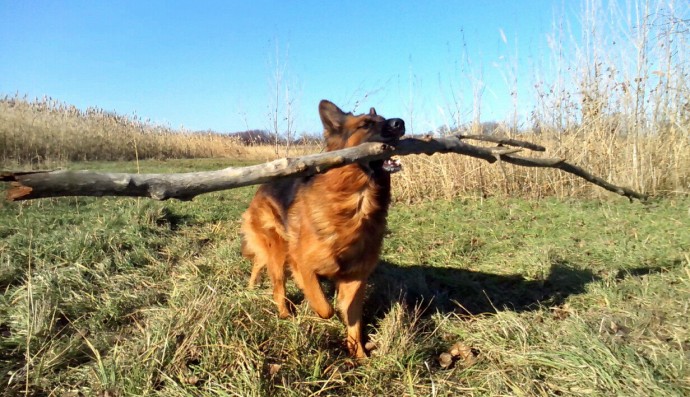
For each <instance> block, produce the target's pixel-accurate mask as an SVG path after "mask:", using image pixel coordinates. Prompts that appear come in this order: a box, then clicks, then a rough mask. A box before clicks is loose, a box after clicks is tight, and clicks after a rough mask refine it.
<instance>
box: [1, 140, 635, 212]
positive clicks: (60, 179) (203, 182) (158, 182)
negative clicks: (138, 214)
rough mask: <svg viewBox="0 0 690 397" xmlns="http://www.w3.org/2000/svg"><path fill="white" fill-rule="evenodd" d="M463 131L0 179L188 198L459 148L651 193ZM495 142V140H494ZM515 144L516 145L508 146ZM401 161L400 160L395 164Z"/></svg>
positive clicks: (36, 194) (24, 191)
mask: <svg viewBox="0 0 690 397" xmlns="http://www.w3.org/2000/svg"><path fill="white" fill-rule="evenodd" d="M466 139H479V140H483V139H481V137H474V136H473V137H467V136H463V135H458V136H447V137H443V138H428V139H418V138H407V139H401V140H400V141H399V142H397V143H396V145H395V146H391V145H388V144H385V143H377V142H370V143H364V144H362V145H359V146H355V147H351V148H347V149H342V150H336V151H331V152H324V153H319V154H313V155H308V156H303V157H297V158H284V159H279V160H275V161H272V162H269V163H265V164H260V165H254V166H249V167H229V168H225V169H222V170H217V171H207V172H190V173H181V174H125V173H103V172H92V171H68V170H58V171H29V172H5V171H3V172H0V181H2V182H10V183H11V187H10V188H9V189H8V191H7V198H8V200H10V201H14V200H30V199H36V198H44V197H61V196H130V197H149V198H153V199H156V200H167V199H170V198H176V199H179V200H190V199H192V198H194V197H195V196H198V195H200V194H203V193H210V192H216V191H220V190H226V189H233V188H237V187H241V186H247V185H255V184H261V183H265V182H268V181H271V180H276V179H281V178H288V177H300V176H307V175H313V174H316V173H320V172H325V171H327V170H329V169H331V168H335V167H342V166H344V165H347V164H352V163H355V162H368V161H374V160H387V159H391V157H392V156H404V155H409V154H427V155H432V154H434V153H457V154H460V155H465V156H470V157H474V158H478V159H482V160H485V161H488V162H489V163H494V162H497V161H504V162H506V163H511V164H514V165H518V166H523V167H540V168H557V169H560V170H562V171H564V172H567V173H570V174H573V175H575V176H578V177H580V178H583V179H585V180H587V181H588V182H590V183H593V184H595V185H597V186H600V187H602V188H604V189H606V190H608V191H611V192H613V193H616V194H619V195H622V196H625V197H628V198H629V199H630V200H633V199H638V200H646V198H647V196H646V195H644V194H641V193H638V192H636V191H633V190H631V189H629V188H626V187H619V186H616V185H613V184H611V183H609V182H607V181H605V180H604V179H602V178H600V177H597V176H595V175H592V174H591V173H589V172H588V171H586V170H584V169H582V168H581V167H579V166H576V165H574V164H571V163H568V162H567V161H565V160H564V159H560V158H534V157H523V156H518V155H516V153H517V152H520V151H522V150H525V149H527V150H542V149H543V148H541V147H540V146H538V145H534V144H531V143H529V142H522V141H517V140H504V141H501V142H499V143H498V146H495V147H483V146H475V145H470V144H468V143H466V142H465V140H466ZM494 142H495V139H494ZM508 146H517V147H508ZM396 164H397V165H396ZM399 165H400V164H399V162H397V163H396V162H395V161H386V162H385V165H384V167H387V168H389V169H390V171H388V172H396V171H399V169H400V167H399Z"/></svg>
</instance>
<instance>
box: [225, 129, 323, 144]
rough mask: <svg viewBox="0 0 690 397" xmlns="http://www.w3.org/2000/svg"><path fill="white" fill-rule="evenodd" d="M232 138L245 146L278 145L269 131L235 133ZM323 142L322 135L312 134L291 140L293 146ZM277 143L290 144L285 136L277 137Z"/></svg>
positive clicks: (231, 134) (256, 130)
mask: <svg viewBox="0 0 690 397" xmlns="http://www.w3.org/2000/svg"><path fill="white" fill-rule="evenodd" d="M229 135H230V136H231V137H234V138H236V139H238V140H239V141H240V142H241V143H243V144H245V145H271V144H273V145H274V144H276V135H275V134H274V133H272V132H270V131H267V130H259V129H255V130H246V131H239V132H233V133H230V134H229ZM319 140H321V135H320V134H310V133H304V134H302V135H301V136H299V137H296V138H295V139H291V140H290V142H289V143H290V144H291V145H295V144H296V145H299V144H309V143H313V142H314V141H319ZM277 143H278V144H279V145H286V144H288V140H287V138H286V137H285V136H283V135H278V137H277Z"/></svg>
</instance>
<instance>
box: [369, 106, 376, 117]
mask: <svg viewBox="0 0 690 397" xmlns="http://www.w3.org/2000/svg"><path fill="white" fill-rule="evenodd" d="M369 116H376V109H374V108H371V109H369Z"/></svg>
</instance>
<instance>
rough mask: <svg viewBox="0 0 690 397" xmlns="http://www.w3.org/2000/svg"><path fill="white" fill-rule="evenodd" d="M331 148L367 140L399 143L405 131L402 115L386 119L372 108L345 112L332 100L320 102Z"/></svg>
mask: <svg viewBox="0 0 690 397" xmlns="http://www.w3.org/2000/svg"><path fill="white" fill-rule="evenodd" d="M319 115H320V116H321V122H322V123H323V128H324V136H325V138H326V148H327V150H328V151H331V150H338V149H344V148H347V147H353V146H357V145H359V144H361V143H364V142H383V143H387V144H390V145H395V144H396V143H397V142H398V140H399V139H400V137H401V136H403V135H405V122H404V121H403V120H402V119H385V118H383V117H381V116H379V115H378V114H376V110H375V109H374V108H371V110H369V113H366V114H360V115H353V114H352V113H345V112H343V111H342V110H340V108H339V107H337V106H336V105H334V104H333V103H332V102H329V101H326V100H323V101H321V103H320V104H319Z"/></svg>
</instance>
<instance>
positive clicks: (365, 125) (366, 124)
mask: <svg viewBox="0 0 690 397" xmlns="http://www.w3.org/2000/svg"><path fill="white" fill-rule="evenodd" d="M373 124H374V122H373V121H372V120H363V121H362V123H361V124H360V127H359V128H369V127H371V126H372V125H373Z"/></svg>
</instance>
